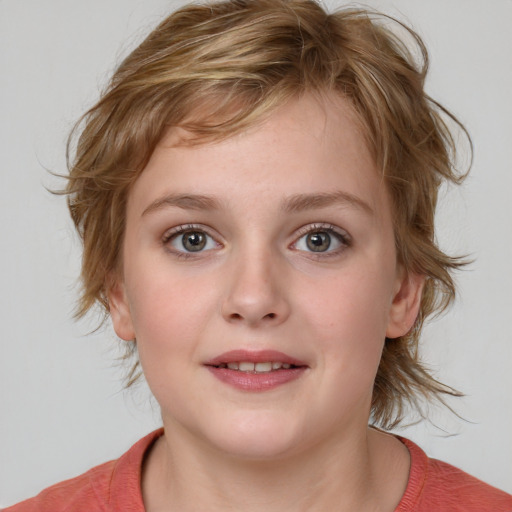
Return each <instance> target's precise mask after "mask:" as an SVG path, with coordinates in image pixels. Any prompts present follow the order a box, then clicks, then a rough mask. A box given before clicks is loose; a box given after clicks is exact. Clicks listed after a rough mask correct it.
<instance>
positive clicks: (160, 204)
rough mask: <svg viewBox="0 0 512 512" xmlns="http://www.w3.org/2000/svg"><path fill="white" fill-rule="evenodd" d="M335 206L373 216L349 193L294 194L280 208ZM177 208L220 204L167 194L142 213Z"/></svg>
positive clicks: (199, 197) (207, 207) (208, 207)
mask: <svg viewBox="0 0 512 512" xmlns="http://www.w3.org/2000/svg"><path fill="white" fill-rule="evenodd" d="M336 204H341V205H347V206H350V207H354V208H357V209H359V210H362V211H364V212H366V213H368V214H370V215H373V213H374V212H373V209H372V208H371V207H370V205H369V204H368V203H366V202H365V201H363V200H362V199H360V198H359V197H357V196H355V195H353V194H350V193H349V192H344V191H341V190H340V191H336V192H320V193H314V194H295V195H292V196H290V197H288V198H287V199H286V200H285V201H284V203H283V206H282V210H283V211H284V212H286V213H296V212H300V211H305V210H315V209H321V208H326V207H329V206H333V205H336ZM169 206H171V207H177V208H182V209H184V210H219V209H220V208H221V204H220V202H219V201H218V200H217V199H216V198H215V197H212V196H207V195H200V194H168V195H166V196H164V197H161V198H159V199H156V200H155V201H153V202H152V203H151V204H150V205H149V206H148V207H147V208H146V209H145V210H144V211H143V212H142V216H144V215H147V214H148V213H151V212H154V211H158V210H161V209H163V208H166V207H169Z"/></svg>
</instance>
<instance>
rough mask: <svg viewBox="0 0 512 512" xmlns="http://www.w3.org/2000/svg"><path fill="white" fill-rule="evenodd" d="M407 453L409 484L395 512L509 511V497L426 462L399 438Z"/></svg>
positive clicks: (448, 467) (451, 469)
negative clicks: (408, 456)
mask: <svg viewBox="0 0 512 512" xmlns="http://www.w3.org/2000/svg"><path fill="white" fill-rule="evenodd" d="M400 440H401V441H402V442H403V443H404V444H405V445H406V446H407V448H408V449H409V453H410V454H411V469H410V472H409V483H408V485H407V489H406V491H405V494H404V496H403V497H402V500H401V501H400V504H399V506H398V507H397V509H396V512H412V511H415V512H423V511H425V512H426V511H428V512H448V511H449V512H491V511H492V512H512V495H510V494H507V493H506V492H503V491H501V490H499V489H497V488H495V487H492V486H490V485H488V484H486V483H485V482H482V481H481V480H479V479H477V478H475V477H474V476H471V475H469V474H468V473H466V472H464V471H462V470H460V469H458V468H456V467H454V466H452V465H450V464H447V463H446V462H442V461H439V460H436V459H430V458H428V457H427V455H426V454H425V453H424V452H423V450H421V448H419V447H418V446H417V445H416V444H414V443H413V442H412V441H409V440H408V439H403V438H400Z"/></svg>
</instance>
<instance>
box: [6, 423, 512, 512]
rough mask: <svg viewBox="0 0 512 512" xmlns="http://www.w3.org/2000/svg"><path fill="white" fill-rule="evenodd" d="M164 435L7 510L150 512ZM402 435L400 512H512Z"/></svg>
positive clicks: (509, 500) (496, 494)
mask: <svg viewBox="0 0 512 512" xmlns="http://www.w3.org/2000/svg"><path fill="white" fill-rule="evenodd" d="M162 433H163V430H162V429H160V430H157V431H155V432H153V433H151V434H149V435H148V436H146V437H144V438H143V439H141V440H140V441H139V442H137V443H136V444H135V445H134V446H132V448H131V449H130V450H129V451H128V452H126V453H125V454H124V455H123V456H122V457H121V458H120V459H118V460H115V461H110V462H107V463H105V464H102V465H101V466H96V467H95V468H93V469H91V470H89V471H87V473H84V474H83V475H81V476H78V477H76V478H72V479H71V480H66V481H64V482H61V483H60V484H57V485H54V486H52V487H49V488H48V489H46V490H44V491H42V492H41V493H40V494H39V495H37V496H36V497H35V498H31V499H29V500H26V501H23V502H21V503H19V504H17V505H14V506H12V507H9V508H7V509H4V512H82V511H83V512H144V504H143V502H142V495H141V489H140V479H141V468H142V460H143V457H144V454H145V453H146V451H147V450H148V449H149V447H150V446H151V445H152V443H153V442H154V441H155V440H156V439H157V438H158V437H159V436H160V435H162ZM399 439H400V440H401V441H402V442H403V443H404V444H405V445H406V446H407V448H408V449H409V452H410V454H411V470H410V474H409V483H408V484H407V489H406V490H405V493H404V495H403V496H402V499H401V501H400V503H399V504H398V507H397V508H396V509H395V512H512V495H510V494H507V493H505V492H503V491H500V490H498V489H496V488H494V487H491V486H490V485H487V484H485V483H484V482H482V481H480V480H478V479H476V478H474V477H472V476H470V475H468V474H467V473H464V472H463V471H461V470H460V469H457V468H455V467H453V466H450V465H449V464H446V463H444V462H441V461H438V460H435V459H429V458H428V457H427V456H426V455H425V453H424V452H423V450H421V448H419V447H418V446H417V445H415V444H414V443H413V442H412V441H409V440H408V439H404V438H399Z"/></svg>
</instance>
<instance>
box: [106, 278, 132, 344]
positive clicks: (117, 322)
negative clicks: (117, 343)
mask: <svg viewBox="0 0 512 512" xmlns="http://www.w3.org/2000/svg"><path fill="white" fill-rule="evenodd" d="M108 305H109V310H110V317H111V318H112V325H113V326H114V331H115V332H116V334H117V335H118V336H119V337H120V338H121V339H122V340H125V341H133V340H134V339H135V331H134V329H133V323H132V316H131V312H130V306H129V304H128V300H127V297H126V291H125V286H124V283H123V282H122V281H121V280H119V279H118V278H117V277H116V278H113V279H112V284H111V285H110V286H109V291H108Z"/></svg>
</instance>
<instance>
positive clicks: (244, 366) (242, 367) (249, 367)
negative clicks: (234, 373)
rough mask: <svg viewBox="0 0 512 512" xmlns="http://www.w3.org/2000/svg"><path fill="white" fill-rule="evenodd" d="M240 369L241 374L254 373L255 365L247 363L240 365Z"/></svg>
mask: <svg viewBox="0 0 512 512" xmlns="http://www.w3.org/2000/svg"><path fill="white" fill-rule="evenodd" d="M238 369H239V370H240V371H241V372H253V371H254V363H250V362H245V361H244V362H241V363H238Z"/></svg>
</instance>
